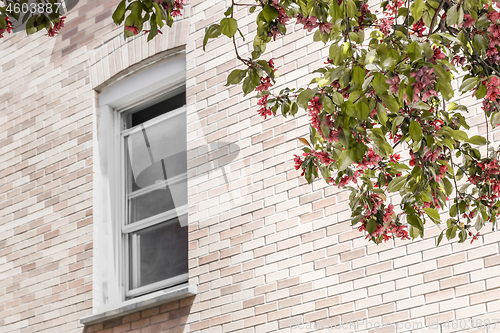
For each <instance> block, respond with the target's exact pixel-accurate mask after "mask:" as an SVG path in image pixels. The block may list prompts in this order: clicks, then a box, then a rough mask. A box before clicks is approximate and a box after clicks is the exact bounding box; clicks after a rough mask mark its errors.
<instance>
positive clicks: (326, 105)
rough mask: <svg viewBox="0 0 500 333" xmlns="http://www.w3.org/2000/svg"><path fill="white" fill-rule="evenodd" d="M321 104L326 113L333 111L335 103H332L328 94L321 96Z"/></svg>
mask: <svg viewBox="0 0 500 333" xmlns="http://www.w3.org/2000/svg"><path fill="white" fill-rule="evenodd" d="M321 105H323V109H325V111H326V112H328V113H334V112H335V105H333V103H332V100H331V99H330V97H328V96H321Z"/></svg>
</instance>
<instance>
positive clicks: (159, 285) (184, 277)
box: [125, 273, 189, 297]
mask: <svg viewBox="0 0 500 333" xmlns="http://www.w3.org/2000/svg"><path fill="white" fill-rule="evenodd" d="M188 279H189V273H186V274H181V275H177V276H174V277H171V278H170V279H165V280H163V281H158V282H155V283H151V284H148V285H147V286H143V287H138V288H135V289H132V290H129V291H127V292H126V293H125V295H126V296H127V297H135V296H138V295H142V294H145V293H148V292H151V291H155V290H158V289H164V288H167V287H170V286H173V285H177V284H180V283H183V282H186V283H187V282H188Z"/></svg>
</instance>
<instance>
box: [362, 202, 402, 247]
mask: <svg viewBox="0 0 500 333" xmlns="http://www.w3.org/2000/svg"><path fill="white" fill-rule="evenodd" d="M370 203H371V205H372V209H371V210H370V209H369V207H368V205H366V204H365V205H364V206H363V209H365V214H364V216H363V218H362V219H361V225H360V226H359V228H358V230H359V231H366V226H367V224H368V221H369V220H370V219H371V218H372V216H373V215H375V214H377V213H378V211H379V209H382V210H383V212H384V215H383V218H382V221H380V223H377V227H376V229H375V231H373V232H372V233H371V234H368V235H367V236H366V238H367V239H368V238H371V237H374V238H375V240H376V241H378V239H379V238H380V236H382V239H381V240H383V241H384V242H387V241H388V240H391V239H395V238H399V239H402V240H405V239H407V240H409V239H410V237H409V235H408V231H406V230H405V229H406V226H404V225H397V224H395V223H393V220H394V216H395V215H396V214H395V213H394V206H393V205H392V204H389V205H388V206H387V207H383V206H382V205H383V200H382V198H381V197H380V196H379V195H378V194H375V193H372V194H371V195H370ZM378 222H379V221H378Z"/></svg>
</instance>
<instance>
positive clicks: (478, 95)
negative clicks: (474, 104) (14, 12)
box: [475, 84, 487, 99]
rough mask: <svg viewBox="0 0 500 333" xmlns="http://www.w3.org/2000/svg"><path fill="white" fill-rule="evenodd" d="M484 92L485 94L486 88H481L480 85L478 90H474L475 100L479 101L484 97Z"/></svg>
mask: <svg viewBox="0 0 500 333" xmlns="http://www.w3.org/2000/svg"><path fill="white" fill-rule="evenodd" d="M486 92H487V89H486V86H483V85H482V84H481V85H480V86H479V88H477V90H476V93H475V96H476V98H477V99H481V98H483V97H484V96H486Z"/></svg>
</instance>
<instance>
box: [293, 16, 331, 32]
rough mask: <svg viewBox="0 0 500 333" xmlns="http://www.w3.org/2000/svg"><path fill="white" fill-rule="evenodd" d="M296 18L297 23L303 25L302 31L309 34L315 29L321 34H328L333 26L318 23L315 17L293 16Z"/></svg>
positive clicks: (326, 23)
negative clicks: (304, 30)
mask: <svg viewBox="0 0 500 333" xmlns="http://www.w3.org/2000/svg"><path fill="white" fill-rule="evenodd" d="M295 17H296V18H297V23H300V24H303V25H304V29H306V30H307V31H309V32H311V31H312V30H313V29H315V28H319V30H320V31H321V32H322V33H330V31H331V30H332V27H333V25H332V24H331V23H328V22H320V21H318V18H317V17H315V16H308V17H304V16H302V15H301V14H297V16H295Z"/></svg>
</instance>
